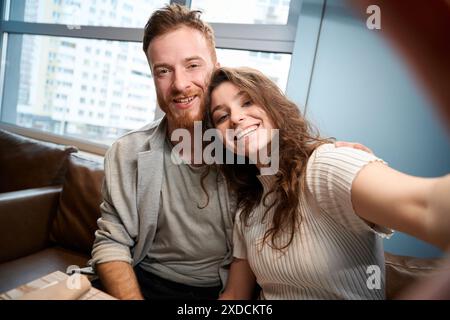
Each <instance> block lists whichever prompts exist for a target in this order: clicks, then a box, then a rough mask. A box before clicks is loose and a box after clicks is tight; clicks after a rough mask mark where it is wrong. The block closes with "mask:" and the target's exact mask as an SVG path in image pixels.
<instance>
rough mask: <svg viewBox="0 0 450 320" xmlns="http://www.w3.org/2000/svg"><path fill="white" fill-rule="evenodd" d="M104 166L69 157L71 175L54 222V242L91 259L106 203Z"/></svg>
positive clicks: (67, 180) (69, 173)
mask: <svg viewBox="0 0 450 320" xmlns="http://www.w3.org/2000/svg"><path fill="white" fill-rule="evenodd" d="M103 177H104V171H103V162H102V161H94V160H91V159H87V158H85V157H83V156H82V155H80V154H72V155H70V157H69V161H68V166H67V172H66V175H65V179H64V183H63V188H62V192H61V196H60V201H59V208H58V211H57V213H56V217H55V219H54V221H53V225H52V229H51V232H50V240H51V241H53V242H55V243H56V244H58V245H61V246H63V247H66V248H70V249H73V250H76V251H79V252H82V253H85V254H87V255H90V254H91V250H92V244H93V242H94V234H95V230H97V219H98V218H99V217H100V203H101V202H102V197H101V187H102V182H103Z"/></svg>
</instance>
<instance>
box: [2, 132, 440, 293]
mask: <svg viewBox="0 0 450 320" xmlns="http://www.w3.org/2000/svg"><path fill="white" fill-rule="evenodd" d="M102 180H103V164H102V162H101V161H98V162H97V161H93V160H90V159H88V158H86V157H83V156H82V155H81V154H80V153H78V152H77V150H76V148H74V147H67V146H60V145H55V144H51V143H44V142H40V141H36V140H32V139H28V138H24V137H22V136H18V135H15V134H12V133H9V132H6V131H2V130H0V248H1V250H0V292H4V291H7V290H9V289H12V288H14V287H16V286H18V285H21V284H24V283H27V282H29V281H31V280H34V279H36V278H38V277H40V276H43V275H45V274H48V273H50V272H53V271H56V270H60V271H63V272H64V271H66V270H67V267H68V266H71V265H76V266H80V267H84V266H85V265H86V262H87V260H88V259H89V256H90V252H91V247H92V243H93V240H94V232H95V230H96V228H97V226H96V220H97V218H98V217H99V215H100V212H99V205H100V202H101V194H100V190H101V183H102ZM385 256H386V290H387V291H386V296H387V298H388V299H389V298H392V297H395V296H396V295H397V294H398V293H399V292H400V291H402V290H403V289H404V288H405V287H407V286H409V285H410V284H413V283H414V282H415V281H416V280H418V279H419V278H425V277H427V276H428V275H429V274H430V273H431V272H432V271H433V270H435V269H437V268H438V267H439V263H440V260H437V259H419V258H411V257H403V256H396V255H392V254H389V253H386V254H385Z"/></svg>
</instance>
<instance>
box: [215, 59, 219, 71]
mask: <svg viewBox="0 0 450 320" xmlns="http://www.w3.org/2000/svg"><path fill="white" fill-rule="evenodd" d="M215 67H216V69H219V68H220V62H219V61H217V62H216V65H215Z"/></svg>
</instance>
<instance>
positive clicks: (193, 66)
mask: <svg viewBox="0 0 450 320" xmlns="http://www.w3.org/2000/svg"><path fill="white" fill-rule="evenodd" d="M199 66H200V65H199V64H197V63H193V64H190V65H189V67H188V68H189V69H194V68H198V67H199Z"/></svg>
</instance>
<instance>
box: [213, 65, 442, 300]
mask: <svg viewBox="0 0 450 320" xmlns="http://www.w3.org/2000/svg"><path fill="white" fill-rule="evenodd" d="M207 105H208V107H207V110H208V122H209V123H210V125H212V126H214V127H215V128H217V129H218V131H219V132H220V133H221V136H222V139H223V142H224V144H225V146H226V147H227V148H228V149H230V150H232V151H233V152H235V153H237V154H238V155H241V156H245V157H247V158H253V159H256V162H255V163H254V164H246V165H239V164H231V165H229V164H227V165H222V166H221V170H222V171H223V173H224V175H225V177H226V178H227V181H228V182H229V185H230V188H231V189H232V191H233V192H235V194H236V195H237V202H238V213H237V215H236V219H235V229H234V257H235V260H234V262H233V263H232V265H231V268H230V275H229V279H228V283H227V286H226V289H225V291H224V293H223V294H222V296H221V298H222V299H249V298H251V297H252V294H253V292H254V286H255V281H256V282H257V283H258V284H259V286H260V287H261V289H262V290H261V294H260V297H261V298H265V299H383V298H384V250H383V245H382V238H383V237H387V236H389V235H390V234H391V233H392V231H391V229H395V230H399V231H402V232H406V233H409V234H411V235H413V236H416V237H418V238H420V239H423V240H425V241H428V242H431V243H433V244H435V245H437V246H440V247H441V248H445V247H446V246H447V245H448V243H449V242H450V241H449V240H450V239H449V234H450V233H449V232H448V231H449V226H450V217H449V214H448V212H449V208H450V204H449V200H448V199H443V198H436V199H433V195H434V194H438V193H435V191H439V192H442V190H444V191H445V190H447V191H448V190H450V184H449V182H450V177H449V176H446V177H444V178H427V179H426V178H417V177H412V176H408V175H405V174H402V173H400V172H397V171H395V170H393V169H391V168H389V167H388V166H387V165H386V164H385V163H384V162H383V161H382V160H380V159H378V158H377V157H375V156H374V155H372V154H369V153H366V152H363V151H360V150H356V149H352V148H345V147H344V148H335V147H334V145H333V144H331V143H329V142H330V140H327V139H322V138H320V137H319V136H318V135H317V134H313V132H312V130H311V129H310V126H309V124H308V122H307V121H306V120H305V119H304V118H303V116H302V115H301V113H300V111H299V109H298V108H297V107H296V106H295V104H293V103H292V102H290V101H289V100H288V99H287V98H286V97H285V96H284V95H283V94H282V93H281V92H280V90H279V89H278V88H277V86H276V85H275V84H274V83H273V82H272V81H270V80H269V79H268V78H267V77H265V76H264V75H263V74H261V73H260V72H258V71H256V70H253V69H249V68H239V69H230V68H221V69H218V70H217V71H216V72H215V73H214V74H213V77H212V81H211V85H210V87H209V95H208V101H207ZM273 129H279V143H278V144H279V152H278V153H277V154H271V156H272V160H273V159H274V158H273V157H274V156H278V157H279V159H278V160H279V170H278V172H276V173H275V174H273V175H260V171H261V169H263V168H264V165H263V164H262V162H260V161H259V158H257V157H255V154H256V153H257V152H258V150H261V149H262V148H265V147H268V146H270V145H271V143H273V142H274V141H273V134H271V130H273ZM227 130H228V131H227ZM229 130H233V131H232V134H230V131H229ZM238 145H240V146H244V147H243V148H239V147H238ZM268 149H270V148H268ZM266 166H267V164H266ZM447 193H448V192H447Z"/></svg>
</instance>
